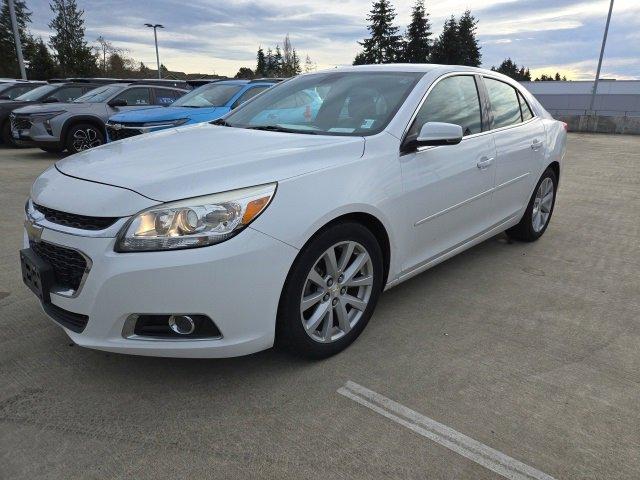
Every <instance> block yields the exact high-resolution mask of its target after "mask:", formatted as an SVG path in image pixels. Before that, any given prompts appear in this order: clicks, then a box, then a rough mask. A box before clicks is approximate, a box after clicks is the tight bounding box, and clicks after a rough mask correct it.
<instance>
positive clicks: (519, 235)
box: [507, 168, 558, 242]
mask: <svg viewBox="0 0 640 480" xmlns="http://www.w3.org/2000/svg"><path fill="white" fill-rule="evenodd" d="M557 187H558V178H557V177H556V174H555V172H554V171H553V170H552V169H551V168H548V169H547V170H545V172H544V173H543V174H542V176H541V177H540V180H538V184H537V185H536V188H535V190H534V191H533V195H531V199H530V200H529V204H528V205H527V209H526V210H525V212H524V215H523V216H522V220H520V223H518V224H517V225H516V226H515V227H512V228H510V229H509V230H507V235H509V237H511V238H514V239H516V240H522V241H524V242H533V241H535V240H537V239H539V238H540V237H541V236H542V235H543V234H544V232H545V231H546V230H547V227H548V226H549V221H550V220H551V215H552V214H553V207H554V206H555V203H556V190H557Z"/></svg>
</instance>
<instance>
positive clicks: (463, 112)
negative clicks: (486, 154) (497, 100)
mask: <svg viewBox="0 0 640 480" xmlns="http://www.w3.org/2000/svg"><path fill="white" fill-rule="evenodd" d="M427 122H443V123H453V124H454V125H460V126H461V127H462V132H463V134H464V135H465V136H467V135H473V134H474V133H480V132H482V114H481V112H480V97H479V95H478V88H477V86H476V81H475V79H474V77H473V76H471V75H458V76H455V77H448V78H445V79H444V80H441V81H440V82H438V83H437V84H436V85H435V87H433V89H432V90H431V92H429V96H428V97H427V99H426V101H425V102H424V103H423V104H422V107H420V111H419V112H418V115H416V118H415V120H414V122H413V124H412V125H411V128H410V129H409V133H408V134H407V137H409V138H415V137H417V136H418V134H419V133H420V129H421V128H422V126H423V125H424V124H425V123H427Z"/></svg>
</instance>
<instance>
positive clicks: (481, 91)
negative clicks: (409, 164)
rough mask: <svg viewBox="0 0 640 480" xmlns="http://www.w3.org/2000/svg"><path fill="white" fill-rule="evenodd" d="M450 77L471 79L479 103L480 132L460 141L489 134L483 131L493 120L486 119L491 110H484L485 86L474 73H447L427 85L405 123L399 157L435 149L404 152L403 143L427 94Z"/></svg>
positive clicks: (487, 130) (425, 148) (420, 148)
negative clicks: (474, 85)
mask: <svg viewBox="0 0 640 480" xmlns="http://www.w3.org/2000/svg"><path fill="white" fill-rule="evenodd" d="M450 77H472V78H473V80H474V82H475V84H476V90H477V91H478V101H479V102H480V119H481V123H482V125H481V129H482V131H481V132H478V133H472V134H471V135H467V136H466V137H464V136H463V137H462V141H463V142H464V141H465V140H466V139H468V138H475V137H477V136H479V135H485V134H486V133H489V132H490V131H491V130H490V129H485V126H490V125H491V123H488V122H489V120H493V119H489V118H488V117H487V114H488V113H489V112H491V109H490V108H488V109H486V108H485V105H489V104H487V103H485V100H486V99H485V98H484V95H486V90H485V88H486V87H485V86H484V82H479V80H480V78H479V77H480V75H479V74H478V73H476V72H449V73H445V74H444V75H441V76H439V77H438V78H436V79H435V80H434V81H433V82H431V85H429V88H427V91H426V92H425V94H424V95H423V96H422V99H421V100H420V102H418V106H417V107H416V108H415V110H414V111H413V113H412V114H411V118H410V119H409V122H408V123H407V125H406V126H405V127H404V131H403V132H402V137H401V140H400V155H401V156H402V155H408V154H410V153H415V152H421V151H423V150H427V149H431V148H437V147H434V146H425V147H418V149H417V150H413V151H404V147H405V142H406V141H407V135H408V134H409V130H411V126H412V125H413V122H414V121H415V119H416V117H417V116H418V113H420V109H421V108H422V105H424V102H426V101H427V98H428V97H429V94H430V93H431V91H432V90H433V89H434V88H435V87H436V85H437V84H439V83H440V82H441V81H443V80H445V79H447V78H450Z"/></svg>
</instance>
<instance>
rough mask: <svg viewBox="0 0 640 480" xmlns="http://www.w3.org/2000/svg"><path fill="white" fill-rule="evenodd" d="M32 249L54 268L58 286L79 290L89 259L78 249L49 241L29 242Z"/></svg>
mask: <svg viewBox="0 0 640 480" xmlns="http://www.w3.org/2000/svg"><path fill="white" fill-rule="evenodd" d="M29 246H30V247H31V250H33V252H34V253H35V254H36V255H37V256H38V257H40V258H42V259H43V260H44V261H46V262H47V263H49V265H51V267H52V268H53V276H54V279H55V284H56V286H57V287H61V288H65V289H67V288H68V289H71V290H74V291H76V290H78V288H80V283H81V282H82V277H83V276H84V274H85V271H86V270H87V260H86V259H85V258H84V257H83V256H82V255H81V254H80V253H79V252H78V251H77V250H72V249H70V248H65V247H61V246H59V245H54V244H53V243H48V242H33V241H30V242H29Z"/></svg>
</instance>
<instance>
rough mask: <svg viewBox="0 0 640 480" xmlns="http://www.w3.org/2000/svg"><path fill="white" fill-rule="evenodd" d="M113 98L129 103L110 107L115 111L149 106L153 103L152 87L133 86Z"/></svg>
mask: <svg viewBox="0 0 640 480" xmlns="http://www.w3.org/2000/svg"><path fill="white" fill-rule="evenodd" d="M113 100H125V101H126V102H127V105H126V106H124V107H116V108H117V110H116V108H113V107H108V108H109V109H111V110H113V112H114V113H115V112H116V111H118V112H126V111H127V110H135V109H136V108H141V107H148V106H149V105H151V89H150V88H149V87H131V88H127V89H125V90H123V91H122V92H120V93H119V94H118V95H116V96H115V97H114V98H113Z"/></svg>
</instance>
